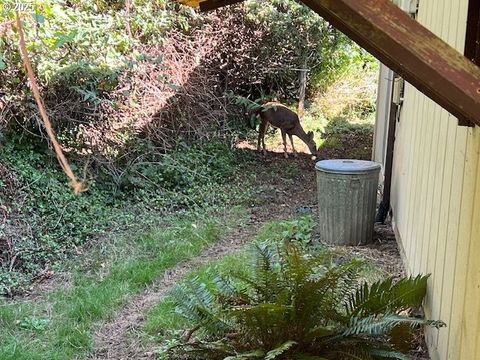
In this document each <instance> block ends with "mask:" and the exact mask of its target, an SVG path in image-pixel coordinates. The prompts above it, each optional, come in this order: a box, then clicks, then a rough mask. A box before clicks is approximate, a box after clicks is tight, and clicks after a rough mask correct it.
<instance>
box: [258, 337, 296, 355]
mask: <svg viewBox="0 0 480 360" xmlns="http://www.w3.org/2000/svg"><path fill="white" fill-rule="evenodd" d="M295 345H297V342H295V341H291V340H290V341H286V342H284V343H283V344H282V345H280V346H277V347H276V348H275V349H273V350H270V351H269V352H268V353H267V355H266V356H265V360H273V359H275V358H277V356H280V355H282V354H283V353H285V352H286V351H288V350H290V349H291V348H292V347H293V346H295Z"/></svg>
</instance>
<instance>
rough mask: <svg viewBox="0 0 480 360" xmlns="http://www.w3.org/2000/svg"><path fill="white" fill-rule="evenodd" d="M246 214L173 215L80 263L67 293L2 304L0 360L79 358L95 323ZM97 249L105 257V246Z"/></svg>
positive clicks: (88, 347)
mask: <svg viewBox="0 0 480 360" xmlns="http://www.w3.org/2000/svg"><path fill="white" fill-rule="evenodd" d="M243 216H244V212H243V211H239V209H238V208H234V209H233V210H231V211H228V212H226V213H225V214H224V215H223V216H219V215H217V216H216V217H212V216H208V215H199V214H189V215H183V216H176V217H173V218H172V219H170V220H168V221H166V223H167V226H165V227H164V228H158V229H156V230H152V231H149V232H146V233H145V234H140V235H138V236H130V237H128V238H125V239H123V241H117V242H114V243H113V244H112V245H111V248H110V249H108V251H107V252H108V255H107V256H104V262H102V263H99V262H98V261H93V262H88V261H86V263H88V264H89V265H92V264H93V265H92V268H91V269H88V271H86V269H84V268H82V266H80V265H78V264H77V266H78V268H77V269H76V270H75V274H74V277H73V280H72V286H71V287H69V288H67V289H65V290H58V291H55V292H53V293H51V294H48V295H46V296H45V297H43V298H42V299H40V300H37V301H34V300H26V301H22V302H16V301H12V302H3V303H0V359H2V360H3V359H5V360H8V359H11V360H14V359H15V360H18V359H52V360H54V359H72V358H75V357H77V356H81V355H82V354H84V353H85V352H87V351H88V350H90V349H91V347H92V338H91V330H92V325H93V324H94V322H96V321H100V320H103V319H108V318H109V317H111V316H112V315H113V314H114V312H115V310H117V309H118V308H119V306H120V305H122V304H124V303H125V302H126V301H127V300H128V298H129V297H130V296H131V295H132V294H135V293H138V292H139V291H141V290H142V289H143V288H144V287H145V286H146V285H148V284H151V283H153V282H154V281H155V279H157V278H158V277H159V276H160V275H161V274H162V273H163V272H164V271H165V270H167V269H169V268H171V267H173V266H175V265H176V264H177V263H179V262H181V261H184V260H187V259H190V258H192V257H195V256H197V255H199V254H200V252H201V251H202V249H203V248H204V247H205V246H206V245H208V244H210V243H213V242H215V241H217V240H218V239H219V237H220V236H221V234H222V233H223V232H225V231H227V229H228V228H229V227H230V226H231V225H232V224H233V223H238V222H241V219H242V217H243ZM107 247H108V246H107ZM97 251H100V252H101V253H103V252H105V251H106V247H105V246H100V247H99V249H98V250H97ZM94 253H95V250H94ZM95 256H96V257H98V258H100V257H101V255H100V254H98V253H97V254H96V255H95V254H94V257H95Z"/></svg>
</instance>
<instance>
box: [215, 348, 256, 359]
mask: <svg viewBox="0 0 480 360" xmlns="http://www.w3.org/2000/svg"><path fill="white" fill-rule="evenodd" d="M264 356H265V353H264V352H263V351H262V350H254V351H249V352H247V353H242V354H238V355H232V356H228V357H226V358H224V359H223V360H248V359H261V358H263V357H264Z"/></svg>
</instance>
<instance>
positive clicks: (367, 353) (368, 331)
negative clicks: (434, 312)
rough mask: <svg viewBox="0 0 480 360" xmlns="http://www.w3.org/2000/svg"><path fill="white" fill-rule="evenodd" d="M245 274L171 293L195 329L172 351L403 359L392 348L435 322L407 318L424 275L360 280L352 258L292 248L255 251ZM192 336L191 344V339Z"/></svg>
mask: <svg viewBox="0 0 480 360" xmlns="http://www.w3.org/2000/svg"><path fill="white" fill-rule="evenodd" d="M253 254H254V256H253V264H252V267H251V270H248V269H249V268H248V267H247V270H245V271H238V270H232V272H231V273H230V274H228V275H217V278H216V285H215V286H214V288H213V289H211V288H210V287H206V286H205V285H204V284H202V283H201V282H200V281H199V280H198V279H195V278H194V279H193V280H190V281H188V282H186V283H185V284H183V285H180V286H178V287H177V288H176V290H175V291H174V294H173V299H174V300H175V302H176V311H177V313H178V314H180V315H181V316H182V317H184V318H186V319H187V320H189V322H190V323H192V324H193V326H192V330H189V331H187V335H186V339H185V338H184V339H183V342H181V343H180V344H179V345H177V346H175V347H173V348H172V349H171V351H173V352H174V353H175V356H179V353H182V354H183V355H187V357H189V358H198V359H230V360H232V359H274V358H275V359H323V360H328V359H332V360H333V359H335V360H337V359H385V358H396V359H407V357H406V356H405V355H403V354H402V352H401V351H400V348H399V346H397V345H395V344H400V343H404V342H405V339H408V338H409V337H410V336H411V331H412V329H413V328H416V327H418V326H425V325H427V326H435V327H437V328H439V327H442V326H444V325H445V324H444V323H443V322H441V321H432V320H425V319H423V318H414V317H410V316H408V315H406V311H407V310H408V309H409V308H411V307H418V306H420V304H421V302H422V300H423V298H424V296H425V292H426V283H427V278H428V276H417V277H415V278H404V279H401V280H399V281H398V282H396V283H394V282H393V280H392V279H391V278H388V279H386V280H383V281H379V282H375V283H373V284H371V285H369V284H367V283H362V281H361V279H360V277H359V274H360V269H361V268H362V265H361V263H360V262H359V261H358V260H348V261H346V260H344V259H342V258H338V257H336V256H335V254H334V253H332V252H331V251H321V252H319V253H316V254H314V255H309V254H308V253H306V252H304V251H302V250H301V248H299V247H298V246H296V245H294V244H287V245H285V246H277V247H276V246H275V245H272V244H270V245H266V244H256V245H255V246H254V253H253ZM194 332H198V334H197V336H196V338H195V339H194V340H190V338H191V337H192V334H193V333H194Z"/></svg>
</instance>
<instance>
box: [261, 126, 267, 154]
mask: <svg viewBox="0 0 480 360" xmlns="http://www.w3.org/2000/svg"><path fill="white" fill-rule="evenodd" d="M267 130H268V122H266V123H265V128H264V129H263V135H262V146H263V156H266V155H267V148H266V147H265V134H266V133H267Z"/></svg>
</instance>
